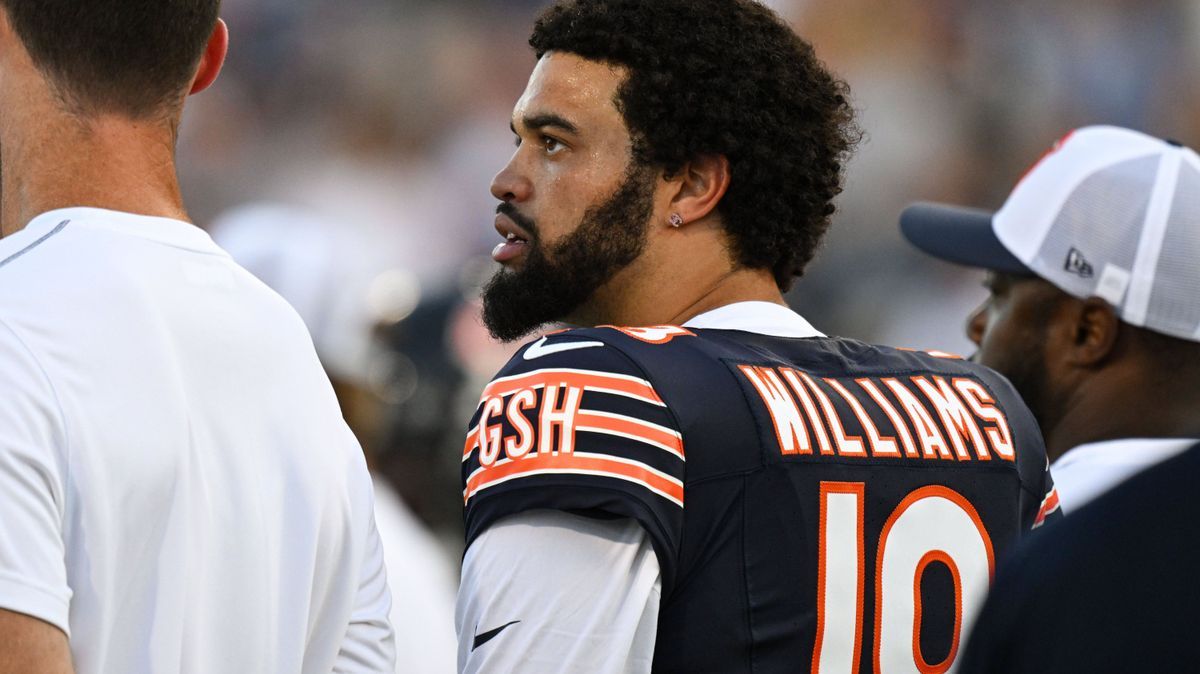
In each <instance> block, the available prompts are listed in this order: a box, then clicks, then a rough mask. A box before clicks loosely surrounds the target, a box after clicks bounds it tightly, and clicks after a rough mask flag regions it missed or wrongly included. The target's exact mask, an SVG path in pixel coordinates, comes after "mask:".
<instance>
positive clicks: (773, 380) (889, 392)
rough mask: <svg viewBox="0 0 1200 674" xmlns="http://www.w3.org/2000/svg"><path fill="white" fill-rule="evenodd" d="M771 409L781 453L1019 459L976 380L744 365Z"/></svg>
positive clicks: (987, 394)
mask: <svg viewBox="0 0 1200 674" xmlns="http://www.w3.org/2000/svg"><path fill="white" fill-rule="evenodd" d="M737 369H738V371H739V372H741V374H742V376H743V377H745V379H746V381H748V382H749V384H750V385H751V388H752V389H753V390H754V391H755V392H756V393H757V394H758V397H759V399H760V400H761V402H762V404H763V405H764V406H765V408H766V411H767V415H768V416H769V417H770V420H771V425H772V426H773V427H774V430H775V437H776V440H777V442H778V445H779V451H780V453H781V454H783V455H785V456H788V455H814V454H815V455H819V456H839V457H860V458H867V457H874V458H881V457H883V458H887V457H891V458H897V459H900V458H903V459H943V460H957V461H969V460H978V461H990V460H992V458H993V457H998V458H999V459H1001V460H1004V461H1014V460H1015V458H1016V456H1015V453H1014V450H1013V440H1012V432H1011V431H1010V429H1009V426H1008V420H1007V419H1006V417H1005V415H1004V412H1003V411H1001V409H1000V407H999V406H998V405H997V404H996V400H995V398H994V397H993V396H992V395H991V393H990V392H989V391H988V390H987V389H986V388H984V386H983V385H982V384H981V383H980V382H979V381H978V380H977V379H974V378H971V377H944V376H938V375H918V376H895V377H862V378H857V379H834V378H828V377H816V376H813V375H811V374H810V373H808V372H804V371H803V370H798V369H795V368H791V367H761V366H754V365H740V366H738V368H737Z"/></svg>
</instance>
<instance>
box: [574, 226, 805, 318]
mask: <svg viewBox="0 0 1200 674" xmlns="http://www.w3.org/2000/svg"><path fill="white" fill-rule="evenodd" d="M751 301H759V302H773V303H775V304H781V305H784V306H786V302H784V300H783V295H782V294H781V293H780V291H779V287H778V286H777V285H776V284H775V278H774V276H773V275H772V274H771V272H770V271H769V270H766V269H747V268H744V267H736V266H734V265H733V264H732V263H731V262H730V261H729V259H728V258H727V253H726V252H725V249H724V248H723V247H719V246H717V245H709V246H707V247H706V248H700V249H697V250H694V251H693V252H692V253H691V254H689V255H685V256H682V257H679V256H675V255H672V256H671V257H669V258H665V259H664V257H663V256H658V255H655V254H654V252H653V251H648V254H646V255H643V256H642V258H640V259H639V260H638V261H637V262H636V263H634V265H631V266H630V268H629V269H626V270H624V271H623V272H621V273H620V274H618V275H617V276H616V277H615V278H614V279H613V280H612V281H611V282H609V283H608V284H607V285H606V286H605V287H604V288H602V289H601V290H600V291H598V292H597V293H596V295H595V296H594V297H593V298H592V300H591V301H590V302H588V304H587V306H586V307H584V311H583V312H581V313H580V314H579V315H577V316H572V317H571V318H570V319H569V321H568V322H570V323H573V324H575V325H636V326H645V325H682V324H684V323H686V322H687V321H689V320H691V319H692V318H695V317H696V316H699V315H700V314H703V313H705V312H708V311H711V310H713V309H717V308H719V307H723V306H726V305H729V304H734V303H736V302H751Z"/></svg>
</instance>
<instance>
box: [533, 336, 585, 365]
mask: <svg viewBox="0 0 1200 674" xmlns="http://www.w3.org/2000/svg"><path fill="white" fill-rule="evenodd" d="M546 339H547V338H546V337H543V338H541V339H539V340H538V341H536V342H534V343H533V344H531V345H529V348H528V349H525V360H534V359H536V358H541V357H542V356H549V355H550V354H552V353H562V352H563V351H574V350H575V349H590V348H592V347H595V346H604V342H562V343H560V344H550V345H549V346H547V345H546Z"/></svg>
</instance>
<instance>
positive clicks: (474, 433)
mask: <svg viewBox="0 0 1200 674" xmlns="http://www.w3.org/2000/svg"><path fill="white" fill-rule="evenodd" d="M478 445H479V427H478V426H473V427H471V430H469V431H467V440H466V442H465V443H463V458H462V460H463V461H466V460H467V459H468V458H470V456H471V452H473V451H475V447H477V446H478Z"/></svg>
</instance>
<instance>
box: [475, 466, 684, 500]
mask: <svg viewBox="0 0 1200 674" xmlns="http://www.w3.org/2000/svg"><path fill="white" fill-rule="evenodd" d="M555 473H565V474H578V475H599V476H602V477H612V478H616V479H621V480H626V481H628V482H633V483H635V484H638V485H641V486H643V487H645V488H647V489H649V490H650V491H653V492H655V493H657V494H659V495H661V496H663V497H665V498H667V499H668V500H670V501H672V502H674V503H675V504H677V505H679V506H681V507H682V506H683V483H682V482H680V481H679V480H676V479H675V478H672V477H670V476H667V475H664V474H662V473H659V472H657V471H655V470H653V469H652V468H650V467H649V466H646V465H644V464H641V463H638V462H636V461H628V462H626V461H620V460H617V459H616V458H613V457H601V456H594V455H581V454H557V455H556V454H529V455H527V456H526V457H525V458H523V459H519V460H516V461H501V462H498V463H496V465H494V466H492V467H491V468H485V469H481V470H478V471H476V472H475V474H474V475H472V476H471V477H470V478H468V479H467V488H466V490H464V492H463V503H464V504H465V503H466V502H467V501H470V500H471V497H472V496H474V495H475V494H476V493H478V492H479V491H481V490H483V489H486V488H488V487H491V486H494V485H496V484H499V483H501V482H505V481H508V480H511V479H516V478H521V477H530V476H532V475H538V474H555Z"/></svg>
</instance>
